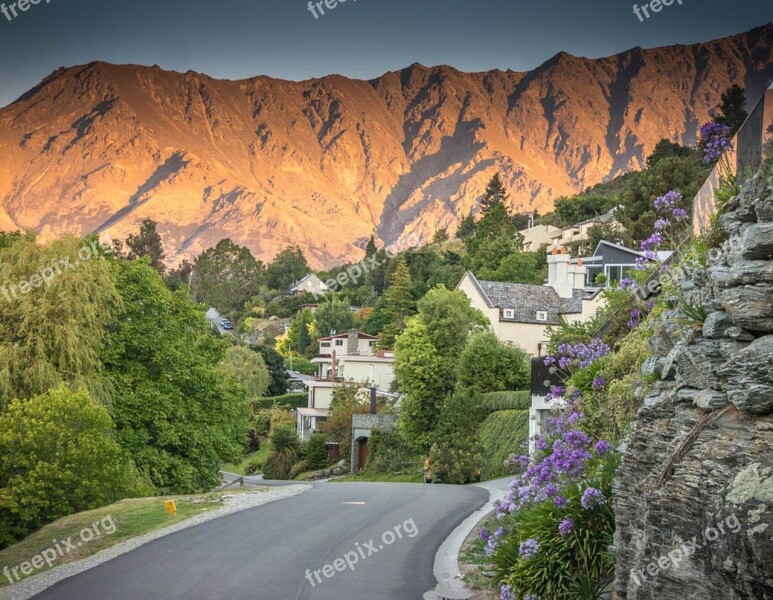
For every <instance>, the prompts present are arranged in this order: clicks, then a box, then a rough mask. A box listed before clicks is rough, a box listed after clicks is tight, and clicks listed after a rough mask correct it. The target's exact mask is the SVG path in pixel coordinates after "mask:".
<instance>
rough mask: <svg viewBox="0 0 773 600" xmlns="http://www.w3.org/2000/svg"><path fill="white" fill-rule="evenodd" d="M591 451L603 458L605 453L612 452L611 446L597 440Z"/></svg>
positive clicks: (606, 442) (604, 441)
mask: <svg viewBox="0 0 773 600" xmlns="http://www.w3.org/2000/svg"><path fill="white" fill-rule="evenodd" d="M593 449H594V450H595V451H596V454H598V455H599V456H604V455H605V454H606V453H607V452H609V451H610V450H612V444H610V443H609V442H608V441H606V440H599V441H598V442H596V445H595V446H594V447H593Z"/></svg>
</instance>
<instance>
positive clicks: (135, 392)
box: [102, 261, 248, 493]
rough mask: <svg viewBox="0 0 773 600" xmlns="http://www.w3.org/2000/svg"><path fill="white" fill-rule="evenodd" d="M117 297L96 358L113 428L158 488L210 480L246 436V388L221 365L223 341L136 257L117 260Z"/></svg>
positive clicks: (193, 486) (188, 487) (195, 486)
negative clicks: (117, 306) (103, 373)
mask: <svg viewBox="0 0 773 600" xmlns="http://www.w3.org/2000/svg"><path fill="white" fill-rule="evenodd" d="M114 266H115V282H116V288H117V289H118V291H119V293H120V295H121V298H122V300H123V303H122V310H121V312H120V313H119V315H118V318H117V320H116V322H115V323H114V324H113V325H112V326H110V327H109V328H108V333H107V347H106V348H105V350H104V352H103V353H102V362H103V364H104V365H105V371H106V374H107V376H108V378H109V384H110V389H111V400H110V406H111V412H112V415H113V418H114V420H115V423H116V436H117V439H118V441H119V443H120V444H121V446H122V447H123V448H124V450H126V451H127V452H128V453H129V454H130V455H131V456H132V457H133V458H134V461H135V463H136V464H137V467H138V468H139V469H140V470H141V471H143V472H147V473H148V474H149V476H150V478H151V480H152V481H153V484H154V485H156V486H157V488H158V489H159V490H160V491H163V492H166V493H170V492H178V493H190V492H195V491H198V490H204V489H211V488H212V487H213V486H215V485H217V484H218V482H219V481H220V479H221V476H220V472H219V469H220V465H221V464H222V463H223V462H225V461H231V460H236V459H238V457H239V456H240V455H241V453H242V450H243V446H244V432H245V431H246V429H247V416H248V415H247V413H246V404H245V398H244V394H243V390H242V389H241V388H240V387H239V386H237V385H235V383H234V382H233V381H232V380H231V379H230V378H228V377H226V375H225V374H224V373H223V372H222V371H221V369H220V368H219V364H220V363H221V361H222V360H223V359H224V358H225V353H226V348H227V344H226V343H225V342H224V341H222V340H218V339H216V338H215V337H214V336H213V335H212V332H211V329H210V326H209V323H208V322H207V320H206V318H205V317H204V314H203V311H202V310H201V308H200V307H199V306H198V305H196V304H194V303H193V302H191V300H190V298H189V297H188V294H186V293H184V292H183V291H178V292H172V291H170V290H169V288H167V287H166V285H165V284H164V282H163V280H162V279H161V277H160V276H159V274H158V273H156V272H155V271H154V270H153V269H151V268H150V267H149V266H147V265H145V264H142V263H141V262H129V261H116V263H115V265H114Z"/></svg>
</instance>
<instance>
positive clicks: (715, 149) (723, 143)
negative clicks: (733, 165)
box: [700, 121, 732, 165]
mask: <svg viewBox="0 0 773 600" xmlns="http://www.w3.org/2000/svg"><path fill="white" fill-rule="evenodd" d="M731 133H732V130H731V129H730V128H729V127H728V126H727V125H722V124H720V123H715V122H714V121H710V122H709V123H706V124H705V125H704V126H703V127H701V130H700V137H701V147H702V148H703V162H705V163H706V164H707V165H710V164H712V163H714V162H716V161H718V160H719V159H720V158H721V156H722V155H723V154H724V153H725V152H727V151H728V150H729V149H730V148H731V147H732V143H731V141H730V138H731Z"/></svg>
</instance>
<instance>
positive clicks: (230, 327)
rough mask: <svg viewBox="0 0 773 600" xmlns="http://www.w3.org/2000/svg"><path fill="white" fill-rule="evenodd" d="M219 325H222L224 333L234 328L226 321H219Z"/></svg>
mask: <svg viewBox="0 0 773 600" xmlns="http://www.w3.org/2000/svg"><path fill="white" fill-rule="evenodd" d="M220 325H222V326H223V329H225V330H226V331H231V330H232V329H233V328H234V326H233V324H232V323H231V321H229V320H228V319H220Z"/></svg>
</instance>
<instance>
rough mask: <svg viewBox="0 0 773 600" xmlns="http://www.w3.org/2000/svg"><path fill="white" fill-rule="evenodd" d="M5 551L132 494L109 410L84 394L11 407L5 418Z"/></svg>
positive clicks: (1, 466)
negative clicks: (49, 526)
mask: <svg viewBox="0 0 773 600" xmlns="http://www.w3.org/2000/svg"><path fill="white" fill-rule="evenodd" d="M0 456H2V460H0V489H1V490H2V493H0V548H2V547H5V546H7V545H9V544H11V543H13V542H15V541H17V540H19V539H21V538H23V537H24V536H26V535H28V534H29V533H31V532H33V531H35V530H36V529H38V528H40V527H42V526H43V525H45V524H46V523H50V522H51V521H54V520H56V519H58V518H60V517H63V516H65V515H68V514H70V513H74V512H80V511H84V510H89V509H92V508H97V507H99V506H103V505H105V504H110V503H111V502H114V501H116V500H118V499H120V498H123V497H125V496H128V495H131V492H132V491H133V489H132V488H133V485H132V475H131V469H130V462H129V461H128V460H127V459H126V458H125V457H124V455H123V454H122V452H121V449H120V448H119V446H118V444H117V442H116V441H115V440H114V439H113V422H112V420H111V418H110V415H109V413H108V412H107V409H106V408H105V407H103V406H100V405H99V404H97V403H96V402H94V401H93V400H92V399H91V398H90V397H89V396H88V394H86V393H85V392H83V391H80V392H72V391H70V390H67V389H65V388H59V389H56V390H51V391H49V392H46V393H45V394H41V395H39V396H34V397H33V398H31V399H30V400H25V401H20V400H16V401H13V402H12V403H11V404H10V406H9V407H8V410H7V412H6V413H5V414H3V415H2V416H0Z"/></svg>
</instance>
